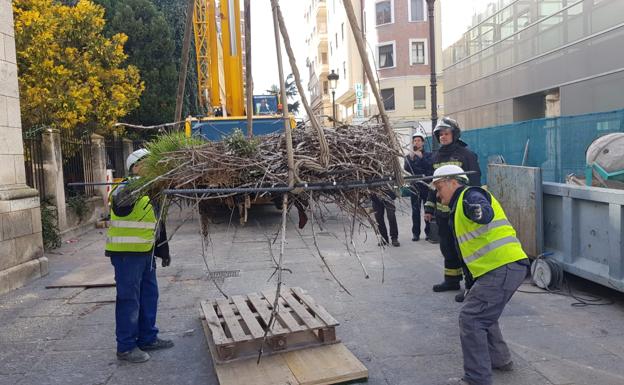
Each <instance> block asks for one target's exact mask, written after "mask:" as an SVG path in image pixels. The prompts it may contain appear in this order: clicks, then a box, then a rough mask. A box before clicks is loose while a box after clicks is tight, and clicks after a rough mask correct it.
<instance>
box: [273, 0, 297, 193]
mask: <svg viewBox="0 0 624 385" xmlns="http://www.w3.org/2000/svg"><path fill="white" fill-rule="evenodd" d="M277 7H278V5H277V0H271V8H272V10H273V29H274V33H275V48H276V50H277V71H278V74H279V84H280V91H281V95H280V96H281V102H282V117H283V119H284V135H285V137H286V155H287V157H288V186H289V187H293V186H294V185H295V155H294V151H293V145H292V133H291V128H290V118H289V117H288V99H287V98H286V87H284V66H283V64H282V45H281V44H280V35H279V27H278V21H277Z"/></svg>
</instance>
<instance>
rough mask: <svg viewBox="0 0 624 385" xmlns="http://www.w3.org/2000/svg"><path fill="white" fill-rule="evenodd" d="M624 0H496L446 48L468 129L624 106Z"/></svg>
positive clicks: (452, 109)
mask: <svg viewBox="0 0 624 385" xmlns="http://www.w3.org/2000/svg"><path fill="white" fill-rule="evenodd" d="M623 38H624V1H622V0H498V1H495V2H494V1H493V2H492V3H491V4H490V5H489V7H488V8H487V9H486V10H485V11H484V12H483V13H480V14H477V15H476V16H474V17H473V21H472V26H471V27H470V28H469V29H468V31H466V32H465V33H464V35H463V37H462V38H461V39H459V40H458V41H457V42H455V43H454V44H452V45H451V46H450V47H449V48H447V49H445V51H444V66H445V68H444V76H445V79H446V90H445V94H444V97H445V101H446V110H447V112H448V113H449V114H451V115H453V117H456V118H457V119H458V120H459V121H460V122H461V123H462V124H463V126H464V127H465V128H480V127H488V126H495V125H502V124H507V123H512V122H517V121H524V120H529V119H536V118H545V117H554V116H560V115H561V116H567V115H580V114H586V113H592V112H604V111H610V110H616V109H622V108H624V98H622V95H621V93H622V89H624V51H623V50H622V39H623Z"/></svg>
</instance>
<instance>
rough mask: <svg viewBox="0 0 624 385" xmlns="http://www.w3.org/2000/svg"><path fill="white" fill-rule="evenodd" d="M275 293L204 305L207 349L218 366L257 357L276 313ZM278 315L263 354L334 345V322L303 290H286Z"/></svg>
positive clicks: (235, 297) (203, 314) (212, 301)
mask: <svg viewBox="0 0 624 385" xmlns="http://www.w3.org/2000/svg"><path fill="white" fill-rule="evenodd" d="M274 298H275V292H273V291H271V290H266V291H264V292H262V293H251V294H247V295H245V296H241V295H235V296H232V297H231V298H230V299H229V300H227V299H219V300H211V301H202V302H201V315H202V318H203V319H205V321H206V325H207V328H208V333H207V336H206V337H207V339H208V346H209V347H210V350H211V352H212V356H213V360H214V361H215V362H217V363H225V362H231V361H235V360H241V359H245V358H249V357H254V356H256V355H257V354H258V351H259V349H260V347H261V346H262V344H263V340H264V335H265V331H266V330H267V325H268V323H269V320H270V317H271V311H272V310H273V303H274ZM279 304H280V306H279V312H278V313H277V317H276V320H275V323H274V325H273V327H272V330H270V331H269V333H268V334H267V343H266V344H265V346H264V347H263V351H264V353H263V354H266V355H269V354H272V353H276V352H284V351H291V350H296V349H303V348H307V347H311V346H318V345H326V344H333V343H337V342H339V340H337V339H336V326H338V321H336V320H335V319H334V317H332V316H331V315H330V314H329V313H328V312H327V311H326V310H325V309H324V308H323V307H322V306H320V305H318V304H317V303H316V302H315V301H314V300H313V299H312V298H311V297H310V296H309V295H307V294H306V293H305V291H304V290H303V289H301V288H298V287H295V288H283V289H282V290H281V293H280V298H279Z"/></svg>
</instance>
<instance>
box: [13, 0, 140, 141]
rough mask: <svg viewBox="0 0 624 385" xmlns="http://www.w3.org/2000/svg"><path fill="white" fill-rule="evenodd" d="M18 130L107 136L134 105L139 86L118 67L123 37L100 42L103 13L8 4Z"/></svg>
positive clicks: (38, 1) (90, 7)
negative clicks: (11, 14)
mask: <svg viewBox="0 0 624 385" xmlns="http://www.w3.org/2000/svg"><path fill="white" fill-rule="evenodd" d="M13 10H14V14H15V40H16V46H17V63H18V69H19V87H20V103H21V108H22V121H23V123H24V127H25V128H27V129H32V128H36V127H42V126H47V127H54V128H58V129H62V130H67V131H71V130H76V131H79V132H85V131H86V132H93V131H99V132H103V131H107V130H111V129H112V127H113V124H114V123H115V122H117V120H118V119H119V118H120V117H123V116H125V115H127V114H128V113H129V112H130V111H132V110H133V109H134V108H136V107H137V106H138V104H139V97H140V96H141V92H142V91H143V88H144V86H143V83H142V82H141V80H140V77H139V71H138V70H137V68H136V67H134V66H132V65H129V66H127V67H125V66H124V62H125V60H126V58H127V56H126V54H125V53H124V44H125V42H126V40H127V37H126V36H125V35H124V34H116V35H113V36H111V37H110V38H106V37H105V36H104V34H103V33H102V32H103V29H104V24H105V22H104V9H103V8H102V7H100V6H98V5H96V4H94V3H92V2H91V1H88V0H79V1H78V2H77V3H76V4H75V5H73V6H72V5H64V4H62V3H58V2H56V1H53V0H14V1H13Z"/></svg>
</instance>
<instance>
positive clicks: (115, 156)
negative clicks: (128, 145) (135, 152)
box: [104, 137, 126, 178]
mask: <svg viewBox="0 0 624 385" xmlns="http://www.w3.org/2000/svg"><path fill="white" fill-rule="evenodd" d="M104 147H105V148H106V168H107V169H109V170H113V178H123V177H124V176H125V163H126V162H125V159H124V156H123V141H122V139H121V138H115V137H113V138H108V139H106V142H105V143H104Z"/></svg>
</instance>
